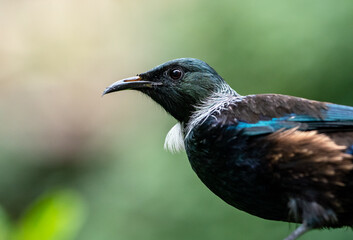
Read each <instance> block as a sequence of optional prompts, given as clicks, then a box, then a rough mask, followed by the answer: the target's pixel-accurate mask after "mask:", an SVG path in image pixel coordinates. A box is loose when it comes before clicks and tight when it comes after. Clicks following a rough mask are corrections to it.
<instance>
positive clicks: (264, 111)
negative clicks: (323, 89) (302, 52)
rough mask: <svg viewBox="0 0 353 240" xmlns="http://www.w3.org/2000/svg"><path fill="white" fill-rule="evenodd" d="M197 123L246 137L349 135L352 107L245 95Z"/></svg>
mask: <svg viewBox="0 0 353 240" xmlns="http://www.w3.org/2000/svg"><path fill="white" fill-rule="evenodd" d="M199 123H203V124H206V125H211V126H212V127H217V128H219V127H222V128H227V129H228V130H230V131H235V132H241V133H242V134H247V135H261V134H268V133H273V132H275V131H278V130H280V129H291V128H298V129H299V130H303V131H310V130H319V131H323V132H325V131H332V130H340V131H341V130H343V131H353V107H349V106H344V105H338V104H332V103H327V102H319V101H314V100H309V99H305V98H299V97H293V96H287V95H280V94H259V95H248V96H242V97H234V98H232V99H229V100H228V102H226V101H225V102H223V103H222V104H219V107H218V109H216V110H214V111H213V112H212V113H210V114H209V115H208V116H207V117H205V118H204V120H203V121H200V122H199ZM208 127H209V126H208Z"/></svg>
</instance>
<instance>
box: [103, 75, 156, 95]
mask: <svg viewBox="0 0 353 240" xmlns="http://www.w3.org/2000/svg"><path fill="white" fill-rule="evenodd" d="M160 85H162V83H159V82H151V81H145V80H143V79H142V77H140V76H135V77H130V78H125V79H122V80H119V81H117V82H115V83H113V84H112V85H110V86H109V87H107V88H106V89H105V90H104V92H103V94H102V95H106V94H108V93H112V92H117V91H122V90H127V89H150V88H153V87H155V86H160Z"/></svg>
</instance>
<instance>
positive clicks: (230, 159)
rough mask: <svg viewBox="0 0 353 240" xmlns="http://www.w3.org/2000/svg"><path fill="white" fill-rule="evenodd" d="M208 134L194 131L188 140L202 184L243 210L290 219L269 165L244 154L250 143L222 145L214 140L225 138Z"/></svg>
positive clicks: (234, 142)
mask: <svg viewBox="0 0 353 240" xmlns="http://www.w3.org/2000/svg"><path fill="white" fill-rule="evenodd" d="M209 133H210V132H205V133H203V134H200V133H198V132H193V131H191V132H190V134H189V135H188V137H187V139H185V148H186V152H187V155H188V158H189V161H190V164H191V166H192V168H193V170H194V171H195V172H196V174H197V175H198V177H199V178H200V179H201V181H202V182H203V183H204V184H205V185H206V186H207V187H208V188H209V189H210V190H211V191H212V192H213V193H215V194H216V195H217V196H219V197H220V198H221V199H223V200H224V201H225V202H227V203H228V204H230V205H232V206H234V207H236V208H238V209H240V210H243V211H246V212H248V213H251V214H253V215H256V216H259V217H262V218H266V219H272V220H287V219H288V207H287V202H286V200H285V198H284V197H283V196H282V194H281V191H280V190H279V187H278V186H276V185H274V184H272V182H271V179H270V178H269V174H267V173H266V168H267V166H265V165H264V164H263V163H262V162H261V160H260V158H258V157H256V154H254V155H253V156H249V155H248V154H244V153H246V151H247V150H246V148H247V140H246V139H243V140H242V139H239V138H238V139H236V138H234V139H232V140H230V139H228V140H227V141H223V140H221V141H217V142H223V143H224V145H223V146H219V144H215V141H214V140H215V139H216V138H222V137H224V136H216V135H212V134H211V135H209ZM218 140H219V139H218ZM259 154H261V153H260V152H259Z"/></svg>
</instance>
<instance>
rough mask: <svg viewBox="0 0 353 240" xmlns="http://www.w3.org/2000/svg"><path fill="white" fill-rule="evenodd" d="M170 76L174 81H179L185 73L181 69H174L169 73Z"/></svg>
mask: <svg viewBox="0 0 353 240" xmlns="http://www.w3.org/2000/svg"><path fill="white" fill-rule="evenodd" d="M168 75H169V77H171V78H172V79H174V80H179V79H181V78H182V77H183V75H184V72H183V70H181V69H180V68H173V69H171V70H170V71H169V72H168Z"/></svg>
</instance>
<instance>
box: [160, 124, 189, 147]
mask: <svg viewBox="0 0 353 240" xmlns="http://www.w3.org/2000/svg"><path fill="white" fill-rule="evenodd" d="M164 149H166V150H167V151H170V152H171V153H176V152H180V151H183V150H185V145H184V127H183V126H182V124H181V123H177V124H175V125H174V126H173V127H172V128H171V129H170V130H169V132H168V134H167V136H166V138H165V142H164Z"/></svg>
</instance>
